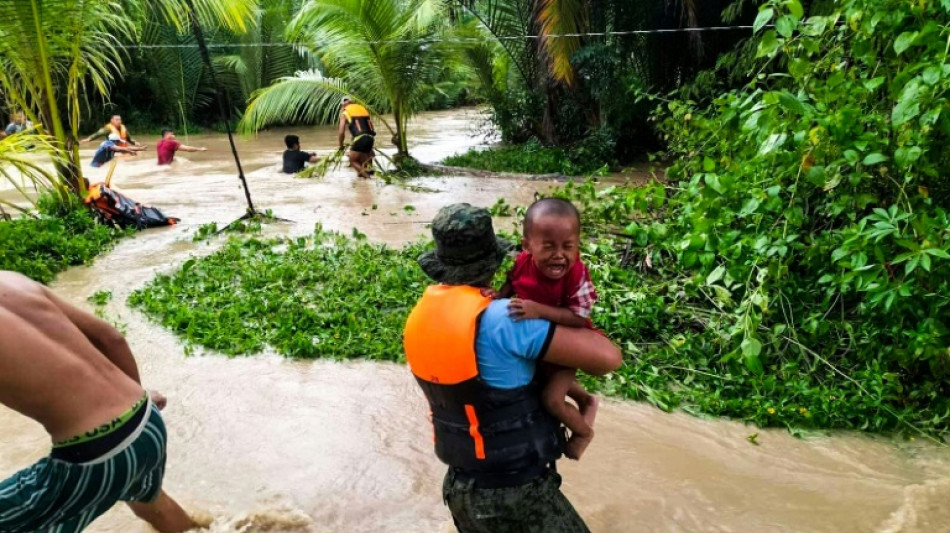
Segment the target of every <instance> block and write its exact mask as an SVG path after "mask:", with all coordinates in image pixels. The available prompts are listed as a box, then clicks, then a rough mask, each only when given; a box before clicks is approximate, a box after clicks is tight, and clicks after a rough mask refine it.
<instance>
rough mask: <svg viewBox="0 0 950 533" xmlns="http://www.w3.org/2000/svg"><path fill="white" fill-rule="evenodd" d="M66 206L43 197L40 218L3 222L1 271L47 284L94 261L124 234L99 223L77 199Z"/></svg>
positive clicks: (40, 204)
mask: <svg viewBox="0 0 950 533" xmlns="http://www.w3.org/2000/svg"><path fill="white" fill-rule="evenodd" d="M70 198H71V199H72V200H71V201H70V202H67V203H65V204H64V203H61V202H60V201H58V200H54V199H52V198H41V199H40V201H39V202H38V206H39V208H40V216H39V218H17V219H14V220H11V221H7V222H0V270H13V271H15V272H20V273H22V274H25V275H27V276H29V277H31V278H33V279H35V280H38V281H42V282H44V283H47V282H49V281H52V279H53V278H54V277H55V276H56V274H58V273H59V272H61V271H63V270H65V269H66V268H68V267H70V266H74V265H81V264H83V263H86V262H88V261H90V260H92V259H93V258H94V257H96V256H97V255H99V254H100V253H102V252H103V251H105V250H108V249H109V248H111V246H112V244H113V242H114V241H115V240H117V239H118V238H119V237H121V236H122V235H123V233H122V232H120V231H118V230H113V229H110V228H107V227H105V226H101V225H99V224H97V223H96V220H95V218H94V217H93V215H92V214H91V213H90V212H89V210H88V209H86V207H85V206H83V205H82V203H81V202H80V201H79V200H78V199H77V198H75V197H72V196H71V197H70Z"/></svg>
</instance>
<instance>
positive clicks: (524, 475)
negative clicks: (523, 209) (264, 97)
mask: <svg viewBox="0 0 950 533" xmlns="http://www.w3.org/2000/svg"><path fill="white" fill-rule="evenodd" d="M432 235H433V237H434V238H435V246H436V248H435V251H432V252H428V253H426V254H423V255H422V256H421V257H420V258H419V265H420V266H421V267H422V270H423V271H425V273H426V275H428V276H429V277H430V278H432V279H433V280H435V281H436V282H438V283H439V284H438V285H433V286H430V287H428V288H427V289H426V290H425V292H424V294H423V296H422V298H421V299H420V300H419V302H418V303H417V304H416V306H415V307H414V308H413V310H412V312H411V313H410V314H409V319H408V320H407V322H406V328H405V333H404V337H403V341H404V348H405V351H406V361H407V362H408V363H409V367H410V369H411V371H412V373H413V375H414V376H415V378H416V381H417V382H418V383H419V386H420V387H421V388H422V390H423V392H424V393H425V396H426V399H427V400H428V402H429V407H430V410H431V420H432V425H433V429H434V433H435V453H436V455H437V456H438V457H439V459H441V460H442V462H444V463H446V464H447V465H448V466H449V469H448V473H447V474H446V476H445V480H444V481H443V485H442V495H443V500H444V501H445V503H446V504H447V505H448V507H449V510H450V511H451V513H452V517H453V519H454V521H455V525H456V527H457V528H458V530H459V531H460V532H461V533H586V532H588V531H589V530H588V529H587V526H586V525H585V524H584V521H583V520H582V519H581V517H580V516H579V515H578V514H577V512H576V511H575V510H574V507H573V506H572V505H571V503H570V502H569V501H568V500H567V498H565V497H564V495H563V494H562V493H561V491H560V485H561V477H560V476H559V475H558V474H557V472H556V470H555V462H556V461H557V459H558V458H559V457H560V456H561V453H562V450H563V446H564V430H563V428H562V427H561V426H560V424H559V423H558V422H557V420H556V419H555V418H554V417H553V416H552V415H551V414H550V413H548V411H547V410H545V408H544V407H543V405H542V400H541V389H542V386H543V384H541V383H540V382H539V381H540V380H539V379H538V374H537V373H536V366H537V364H538V362H539V361H545V362H548V363H552V364H556V365H560V366H564V367H569V368H578V369H581V370H583V371H585V372H587V373H589V374H594V375H603V374H606V373H608V372H611V371H613V370H615V369H617V368H618V367H619V366H620V364H621V362H622V358H621V354H620V350H619V348H618V347H617V346H615V345H614V344H613V343H611V342H610V340H608V339H607V338H606V337H604V336H603V335H600V334H599V333H597V332H595V331H593V330H590V329H580V328H571V327H565V326H558V325H556V324H554V323H552V322H549V321H547V320H544V319H524V320H519V321H515V320H514V319H513V318H512V317H510V316H509V309H508V307H509V300H508V299H499V300H492V299H491V298H490V297H487V296H484V295H483V294H482V290H483V289H485V288H487V287H490V284H491V282H492V278H493V277H494V275H495V272H496V271H497V270H498V268H499V267H500V266H501V263H502V260H503V259H504V257H505V255H506V246H505V245H504V244H502V241H501V240H500V239H498V238H496V236H495V233H494V230H493V229H492V223H491V215H490V214H489V213H488V211H487V210H486V209H481V208H475V207H472V206H471V205H469V204H453V205H449V206H447V207H444V208H442V209H441V210H440V211H439V213H438V215H436V217H435V220H433V222H432Z"/></svg>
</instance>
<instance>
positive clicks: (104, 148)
mask: <svg viewBox="0 0 950 533" xmlns="http://www.w3.org/2000/svg"><path fill="white" fill-rule="evenodd" d="M142 150H145V147H144V146H123V145H122V140H121V139H120V138H119V136H118V135H116V134H115V133H110V134H109V138H108V139H106V140H105V141H102V144H100V145H99V148H98V149H96V153H95V154H93V156H92V166H94V167H101V166H102V165H104V164H106V163H108V162H109V161H112V158H113V157H115V154H116V153H117V152H121V153H123V154H132V155H139V154H138V153H139V152H141V151H142Z"/></svg>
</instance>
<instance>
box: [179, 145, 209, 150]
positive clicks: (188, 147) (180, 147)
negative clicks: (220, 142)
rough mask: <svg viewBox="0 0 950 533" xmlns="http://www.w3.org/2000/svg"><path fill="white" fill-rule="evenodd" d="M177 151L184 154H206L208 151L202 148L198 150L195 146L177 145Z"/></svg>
mask: <svg viewBox="0 0 950 533" xmlns="http://www.w3.org/2000/svg"><path fill="white" fill-rule="evenodd" d="M178 149H179V150H183V151H185V152H207V151H208V149H207V148H205V147H203V146H202V147H201V148H198V147H197V146H187V145H184V144H182V145H179V146H178Z"/></svg>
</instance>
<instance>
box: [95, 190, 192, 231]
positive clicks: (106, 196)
mask: <svg viewBox="0 0 950 533" xmlns="http://www.w3.org/2000/svg"><path fill="white" fill-rule="evenodd" d="M86 205H88V206H89V207H91V208H92V209H93V211H95V213H96V214H97V215H98V216H99V218H100V219H102V221H103V222H104V223H106V224H111V225H115V226H118V227H120V228H128V227H134V228H136V229H145V228H154V227H158V226H174V225H175V224H177V223H178V222H179V219H177V218H169V217H166V216H165V215H164V214H162V212H161V211H159V210H158V209H156V208H154V207H149V206H145V205H142V204H140V203H138V202H136V201H135V200H132V199H131V198H129V197H128V196H125V195H124V194H122V193H118V192H116V191H114V190H112V189H110V188H109V187H107V186H106V185H105V184H104V183H96V184H93V185H91V186H90V187H89V192H88V193H87V194H86Z"/></svg>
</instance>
